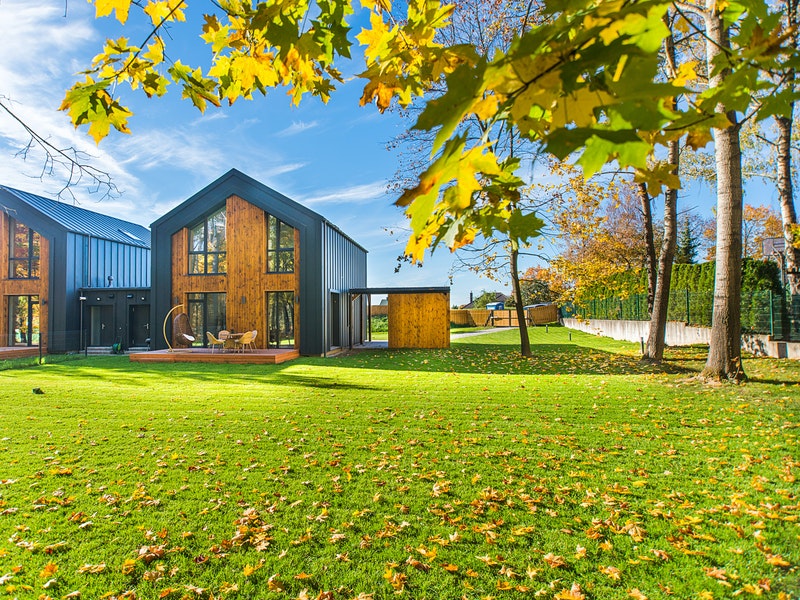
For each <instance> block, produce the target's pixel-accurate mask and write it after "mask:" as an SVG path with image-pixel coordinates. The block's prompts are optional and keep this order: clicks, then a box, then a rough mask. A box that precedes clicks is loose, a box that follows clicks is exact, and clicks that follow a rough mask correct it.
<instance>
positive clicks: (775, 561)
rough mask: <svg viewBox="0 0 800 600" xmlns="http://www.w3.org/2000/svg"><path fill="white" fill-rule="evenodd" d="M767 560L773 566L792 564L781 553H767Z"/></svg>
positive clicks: (788, 565)
mask: <svg viewBox="0 0 800 600" xmlns="http://www.w3.org/2000/svg"><path fill="white" fill-rule="evenodd" d="M767 562H768V563H769V564H771V565H772V566H773V567H791V566H792V564H791V563H790V562H789V561H787V560H786V559H785V558H783V557H782V556H781V555H780V554H767Z"/></svg>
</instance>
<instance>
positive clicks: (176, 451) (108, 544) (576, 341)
mask: <svg viewBox="0 0 800 600" xmlns="http://www.w3.org/2000/svg"><path fill="white" fill-rule="evenodd" d="M531 334H532V342H533V344H534V346H533V347H534V353H535V355H536V356H535V357H534V358H533V359H531V360H525V359H522V358H520V357H519V356H518V355H517V337H516V332H515V331H511V330H510V331H504V332H501V333H497V334H490V335H486V336H478V337H471V338H464V339H463V340H459V341H458V342H455V343H453V346H452V348H450V349H448V350H440V351H385V350H384V351H375V352H362V353H357V354H352V355H348V356H341V357H337V358H329V359H327V360H326V359H316V358H303V359H300V360H297V361H293V362H290V363H286V364H284V365H280V366H276V367H263V366H232V365H231V366H228V365H215V366H212V365H203V366H202V367H198V366H195V365H142V364H141V363H130V362H128V360H127V358H125V357H97V358H89V359H85V360H80V361H71V362H63V363H56V364H46V365H43V366H41V367H31V368H20V369H11V370H7V371H4V372H3V373H2V375H0V377H2V381H3V385H2V387H0V439H1V441H0V464H2V465H4V466H3V467H2V470H0V531H2V533H3V535H2V536H0V580H1V581H2V587H0V594H2V593H3V592H5V594H6V595H7V596H9V597H15V598H17V597H18V598H39V597H43V598H46V597H48V596H49V597H52V598H63V597H66V596H68V595H69V594H71V593H73V592H80V594H81V597H82V598H100V597H103V596H104V595H106V597H118V598H122V597H128V598H133V597H136V598H159V597H164V598H182V597H186V598H210V597H211V596H212V595H213V597H214V598H220V597H223V598H287V599H294V598H335V599H340V598H341V599H350V598H358V597H360V598H362V599H364V598H374V599H378V598H395V597H396V595H397V594H400V595H402V597H407V598H414V599H419V598H431V599H434V598H436V599H438V598H460V597H466V598H470V599H472V598H475V599H478V598H487V597H492V598H498V599H503V598H507V599H517V598H558V599H562V600H563V599H579V598H587V599H594V598H597V599H606V598H630V597H633V598H644V597H647V598H733V597H740V596H743V597H751V596H760V597H762V598H781V599H789V598H797V597H798V595H800V523H799V521H800V499H799V496H798V494H799V493H800V484H798V480H797V476H798V472H799V471H798V467H800V450H799V449H798V432H800V426H799V424H800V419H798V415H799V414H800V385H799V384H798V381H800V365H799V364H798V363H797V362H791V361H777V360H770V359H758V360H755V359H754V360H747V361H745V370H746V371H747V373H748V374H749V376H750V377H751V380H750V381H749V382H748V383H747V384H745V385H742V386H735V387H734V386H728V385H723V386H706V385H703V384H700V383H698V382H697V381H696V379H694V378H693V375H694V374H696V373H697V372H699V370H700V369H701V368H702V365H703V362H704V358H705V357H704V351H703V350H702V349H699V348H690V349H685V350H678V351H672V352H670V353H669V360H668V362H667V364H666V366H665V369H655V368H652V367H644V366H641V365H640V364H639V363H638V360H637V353H638V346H637V345H632V344H626V343H622V342H615V341H612V340H608V339H604V338H596V337H593V336H588V335H585V334H582V333H578V332H572V333H571V339H570V338H569V336H570V334H569V333H568V332H567V331H566V330H563V329H560V328H553V327H551V328H549V331H548V332H547V333H545V330H544V329H542V328H537V329H532V330H531ZM33 388H40V390H41V391H42V392H43V394H33V393H32V389H33ZM125 594H128V595H127V596H126V595H125ZM73 597H74V596H73Z"/></svg>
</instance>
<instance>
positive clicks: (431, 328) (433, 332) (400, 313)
mask: <svg viewBox="0 0 800 600" xmlns="http://www.w3.org/2000/svg"><path fill="white" fill-rule="evenodd" d="M350 294H351V299H352V300H353V302H355V301H356V300H357V299H359V298H361V297H366V298H367V305H369V304H371V297H372V295H386V296H387V300H388V315H389V348H449V347H450V288H449V287H447V286H443V287H409V288H396V287H385V288H381V287H374V288H354V289H352V290H350Z"/></svg>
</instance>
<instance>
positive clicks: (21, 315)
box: [8, 296, 39, 346]
mask: <svg viewBox="0 0 800 600" xmlns="http://www.w3.org/2000/svg"><path fill="white" fill-rule="evenodd" d="M8 314H9V318H10V320H11V324H10V325H11V326H10V327H9V331H10V333H11V335H10V337H11V339H10V340H9V342H10V345H12V346H38V345H39V296H9V311H8Z"/></svg>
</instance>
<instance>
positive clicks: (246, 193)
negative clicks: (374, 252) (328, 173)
mask: <svg viewBox="0 0 800 600" xmlns="http://www.w3.org/2000/svg"><path fill="white" fill-rule="evenodd" d="M231 194H236V195H238V196H240V197H241V198H242V199H243V200H246V201H247V202H249V203H250V204H253V205H254V206H258V207H259V208H262V209H264V210H266V211H267V212H270V209H271V208H274V207H275V203H276V202H277V203H280V204H282V205H284V206H287V207H291V210H292V211H296V212H297V213H299V214H302V215H305V217H306V218H308V219H311V220H313V221H318V222H320V223H325V225H326V226H327V227H330V228H331V229H333V230H335V231H337V232H338V233H339V234H340V235H342V237H344V238H346V239H347V240H348V241H349V242H350V243H352V244H354V245H355V246H357V247H358V248H360V249H361V250H363V251H364V252H367V250H366V248H364V247H363V246H362V245H361V244H359V243H358V242H356V241H355V240H354V239H353V238H351V237H350V236H349V235H347V234H346V233H345V232H344V231H342V230H341V229H339V227H337V226H336V225H334V224H333V223H331V222H330V221H329V220H328V219H326V218H325V217H323V216H322V215H321V214H319V213H318V212H315V211H313V210H311V209H310V208H308V207H307V206H305V205H303V204H300V203H299V202H297V201H296V200H292V199H291V198H289V197H288V196H284V195H283V194H281V193H280V192H278V191H276V190H274V189H272V188H271V187H269V186H267V185H264V184H263V183H261V182H260V181H258V180H257V179H253V178H252V177H250V176H249V175H246V174H245V173H242V172H241V171H239V170H238V169H230V170H229V171H228V172H227V173H225V174H224V175H222V176H221V177H219V178H218V179H216V180H214V181H213V182H211V183H210V184H209V185H207V186H206V187H204V188H203V189H202V190H200V191H199V192H197V193H196V194H194V195H193V196H191V197H190V198H189V199H188V200H186V201H184V202H182V203H181V204H179V205H178V206H176V207H175V208H173V209H172V210H171V211H169V212H168V213H166V214H165V215H162V216H161V217H159V218H158V219H156V220H155V221H153V222H152V223H151V224H150V227H151V228H152V229H156V228H160V227H161V225H163V224H165V223H170V222H173V223H178V224H179V226H180V227H185V226H187V225H189V224H190V223H189V222H188V221H187V220H186V216H185V213H186V211H187V210H192V206H193V205H195V204H196V203H197V202H198V201H199V200H202V199H204V198H208V197H209V196H213V197H214V198H216V201H217V202H219V203H223V202H224V201H225V199H226V198H227V197H228V196H229V195H231ZM276 216H279V217H280V215H276ZM289 225H292V226H296V224H295V223H291V222H290V223H289Z"/></svg>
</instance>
